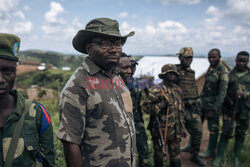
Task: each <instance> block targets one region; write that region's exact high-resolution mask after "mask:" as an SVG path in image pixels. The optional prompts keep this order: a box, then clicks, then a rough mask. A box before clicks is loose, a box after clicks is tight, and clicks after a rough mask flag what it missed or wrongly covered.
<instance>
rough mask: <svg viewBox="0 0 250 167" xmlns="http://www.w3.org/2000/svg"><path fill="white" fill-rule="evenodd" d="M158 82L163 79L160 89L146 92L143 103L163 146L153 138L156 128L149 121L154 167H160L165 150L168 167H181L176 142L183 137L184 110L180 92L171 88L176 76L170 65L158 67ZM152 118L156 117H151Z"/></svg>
mask: <svg viewBox="0 0 250 167" xmlns="http://www.w3.org/2000/svg"><path fill="white" fill-rule="evenodd" d="M161 71H162V72H161V73H160V74H159V78H161V79H163V82H162V83H161V84H160V85H156V86H155V87H154V88H153V89H151V90H150V92H149V96H148V97H147V99H146V101H145V103H144V107H145V108H144V109H148V111H146V112H147V113H150V114H151V116H152V115H154V116H155V115H157V116H158V118H159V122H160V124H161V125H160V127H161V134H162V138H163V140H164V145H163V146H160V145H159V142H158V141H159V140H160V139H159V138H158V136H159V135H157V133H158V130H159V128H154V124H155V123H154V122H155V121H156V120H155V119H154V120H153V119H150V121H151V122H150V123H149V127H148V128H149V130H150V132H151V136H152V141H153V148H154V166H157V167H162V166H164V165H163V158H164V154H165V150H166V145H167V146H168V147H167V148H168V152H169V158H170V167H181V160H180V141H181V137H182V136H183V137H185V136H186V133H185V127H184V122H183V121H184V112H183V111H184V110H183V105H182V98H181V89H180V88H179V87H178V86H177V85H176V84H175V80H176V77H177V75H179V73H178V72H177V68H176V66H175V65H174V64H166V65H164V66H163V67H162V70H161ZM155 118H156V117H155Z"/></svg>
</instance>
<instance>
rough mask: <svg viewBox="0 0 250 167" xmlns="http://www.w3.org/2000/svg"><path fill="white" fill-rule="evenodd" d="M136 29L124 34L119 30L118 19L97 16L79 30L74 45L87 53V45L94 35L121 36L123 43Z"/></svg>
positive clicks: (78, 49)
mask: <svg viewBox="0 0 250 167" xmlns="http://www.w3.org/2000/svg"><path fill="white" fill-rule="evenodd" d="M134 34H135V32H134V31H132V32H130V33H129V34H127V35H124V36H122V35H121V34H120V30H119V23H118V22H117V21H116V20H112V19H109V18H96V19H93V20H91V21H90V22H89V23H88V24H87V25H86V27H85V29H84V30H80V31H78V33H77V34H76V35H75V37H74V38H73V41H72V43H73V47H74V48H75V49H76V50H77V51H79V52H81V53H87V51H86V49H85V45H86V43H87V41H88V40H89V39H91V38H93V37H113V38H121V39H122V41H123V43H125V42H126V40H127V37H130V36H133V35H134Z"/></svg>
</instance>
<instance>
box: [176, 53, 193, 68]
mask: <svg viewBox="0 0 250 167" xmlns="http://www.w3.org/2000/svg"><path fill="white" fill-rule="evenodd" d="M179 59H180V62H181V65H182V66H184V67H190V65H191V63H192V61H193V57H192V56H188V57H184V56H182V55H181V56H179Z"/></svg>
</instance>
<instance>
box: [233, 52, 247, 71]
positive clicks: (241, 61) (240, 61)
mask: <svg viewBox="0 0 250 167" xmlns="http://www.w3.org/2000/svg"><path fill="white" fill-rule="evenodd" d="M235 61H236V68H237V70H238V71H244V70H245V69H246V68H247V64H248V61H249V57H248V56H245V55H238V56H237V57H236V60H235Z"/></svg>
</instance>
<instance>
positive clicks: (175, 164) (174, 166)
mask: <svg viewBox="0 0 250 167" xmlns="http://www.w3.org/2000/svg"><path fill="white" fill-rule="evenodd" d="M170 167H181V160H180V159H173V160H170Z"/></svg>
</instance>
